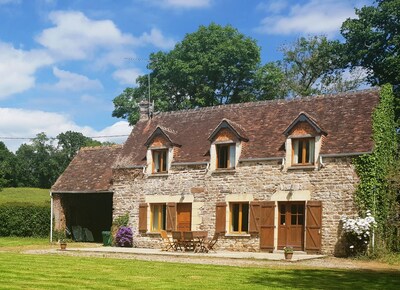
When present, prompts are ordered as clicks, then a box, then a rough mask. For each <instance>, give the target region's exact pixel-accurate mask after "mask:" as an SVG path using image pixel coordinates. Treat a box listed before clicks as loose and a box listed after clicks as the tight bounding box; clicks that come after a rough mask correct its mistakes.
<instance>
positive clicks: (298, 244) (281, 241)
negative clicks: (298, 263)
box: [276, 201, 306, 251]
mask: <svg viewBox="0 0 400 290" xmlns="http://www.w3.org/2000/svg"><path fill="white" fill-rule="evenodd" d="M282 205H284V206H285V214H284V215H283V214H281V209H282V207H281V206H282ZM292 205H302V212H301V213H300V214H299V213H296V216H297V217H296V225H292V224H291V222H292V215H293V213H292ZM297 210H298V208H297ZM297 210H296V212H297ZM282 217H284V218H285V220H284V223H285V225H281V219H282ZM299 222H301V223H302V224H301V225H298V223H299ZM305 223H306V201H278V206H277V245H276V246H277V249H278V250H282V249H283V248H284V247H286V246H292V247H294V249H295V250H297V251H304V248H305V229H306V225H305ZM299 229H300V233H299ZM299 234H300V236H298V238H297V239H296V240H295V243H294V242H293V241H292V242H291V241H290V237H292V235H295V236H296V235H299ZM282 235H285V237H282ZM295 238H296V237H295Z"/></svg>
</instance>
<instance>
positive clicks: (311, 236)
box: [306, 201, 322, 253]
mask: <svg viewBox="0 0 400 290" xmlns="http://www.w3.org/2000/svg"><path fill="white" fill-rule="evenodd" d="M321 227H322V203H321V202H320V201H309V202H307V223H306V251H307V253H320V252H321Z"/></svg>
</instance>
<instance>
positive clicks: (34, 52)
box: [0, 0, 372, 151]
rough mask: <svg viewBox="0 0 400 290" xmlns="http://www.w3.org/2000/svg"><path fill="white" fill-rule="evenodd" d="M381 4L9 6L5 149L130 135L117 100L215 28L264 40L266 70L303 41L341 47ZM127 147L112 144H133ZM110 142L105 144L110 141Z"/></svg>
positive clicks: (128, 0)
mask: <svg viewBox="0 0 400 290" xmlns="http://www.w3.org/2000/svg"><path fill="white" fill-rule="evenodd" d="M371 4H372V0H354V1H353V0H335V1H331V0H303V1H292V0H280V1H278V0H248V1H232V0H147V1H145V0H120V1H106V0H96V1H84V0H71V1H61V0H0V137H1V138H2V139H0V141H3V142H4V143H6V145H7V147H8V148H9V149H10V150H13V151H15V150H16V149H17V148H18V146H19V145H20V144H21V143H23V142H24V143H25V142H27V140H14V139H13V140H10V139H4V138H3V137H34V136H35V135H36V134H38V133H40V132H45V133H46V134H47V136H49V137H55V136H56V135H57V134H59V133H61V132H65V131H67V130H73V131H78V132H82V133H83V134H84V135H86V136H109V135H126V134H129V132H130V131H131V128H130V127H129V126H128V124H127V122H126V121H124V120H121V119H116V118H113V117H111V113H112V110H113V104H112V100H113V98H114V97H116V96H117V95H118V94H120V93H121V92H122V91H123V90H124V89H125V88H126V87H127V86H134V85H135V79H136V77H137V76H138V75H140V74H144V73H147V71H146V59H147V58H148V55H149V53H151V52H156V51H159V50H162V51H168V50H170V49H172V48H173V47H174V45H175V43H176V42H178V41H181V40H182V39H183V37H184V36H185V34H186V33H191V32H194V31H196V30H197V29H198V27H199V26H200V25H208V24H210V23H211V22H215V23H217V24H221V25H226V24H231V25H232V26H233V27H235V28H237V29H238V30H239V31H240V32H242V33H243V34H245V35H247V36H250V37H252V38H254V39H255V40H256V41H257V43H258V45H259V46H260V47H261V57H262V62H263V63H265V62H268V61H273V60H277V59H280V57H281V55H280V53H279V52H278V49H279V47H280V46H282V45H283V44H286V43H290V42H292V41H294V40H295V39H296V38H297V37H299V36H307V35H315V34H325V35H327V36H328V37H330V38H332V39H337V38H338V39H340V33H339V29H340V26H341V23H342V22H343V21H344V20H345V19H346V18H348V17H355V14H354V7H362V6H363V5H371ZM124 139H125V138H117V139H115V138H109V139H108V140H110V141H114V142H123V141H124ZM104 140H105V139H102V141H104Z"/></svg>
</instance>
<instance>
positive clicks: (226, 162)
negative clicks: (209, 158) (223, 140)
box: [216, 144, 236, 169]
mask: <svg viewBox="0 0 400 290" xmlns="http://www.w3.org/2000/svg"><path fill="white" fill-rule="evenodd" d="M235 148H236V144H218V145H216V149H217V168H227V169H233V168H235V154H236V151H235Z"/></svg>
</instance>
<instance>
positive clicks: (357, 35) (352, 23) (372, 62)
mask: <svg viewBox="0 0 400 290" xmlns="http://www.w3.org/2000/svg"><path fill="white" fill-rule="evenodd" d="M375 3H376V5H375V6H365V7H363V8H361V9H356V15H357V16H358V17H357V18H354V19H347V20H346V21H345V22H344V23H343V25H342V29H341V33H342V35H343V37H344V38H345V40H346V43H345V44H346V56H347V57H348V60H349V62H350V64H351V65H352V66H362V67H364V68H365V69H366V70H367V74H368V76H367V80H368V82H369V83H370V84H372V85H383V84H386V83H390V84H392V85H393V86H394V94H395V97H396V99H395V104H396V117H397V118H398V119H399V118H400V73H399V72H400V0H377V1H375Z"/></svg>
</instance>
